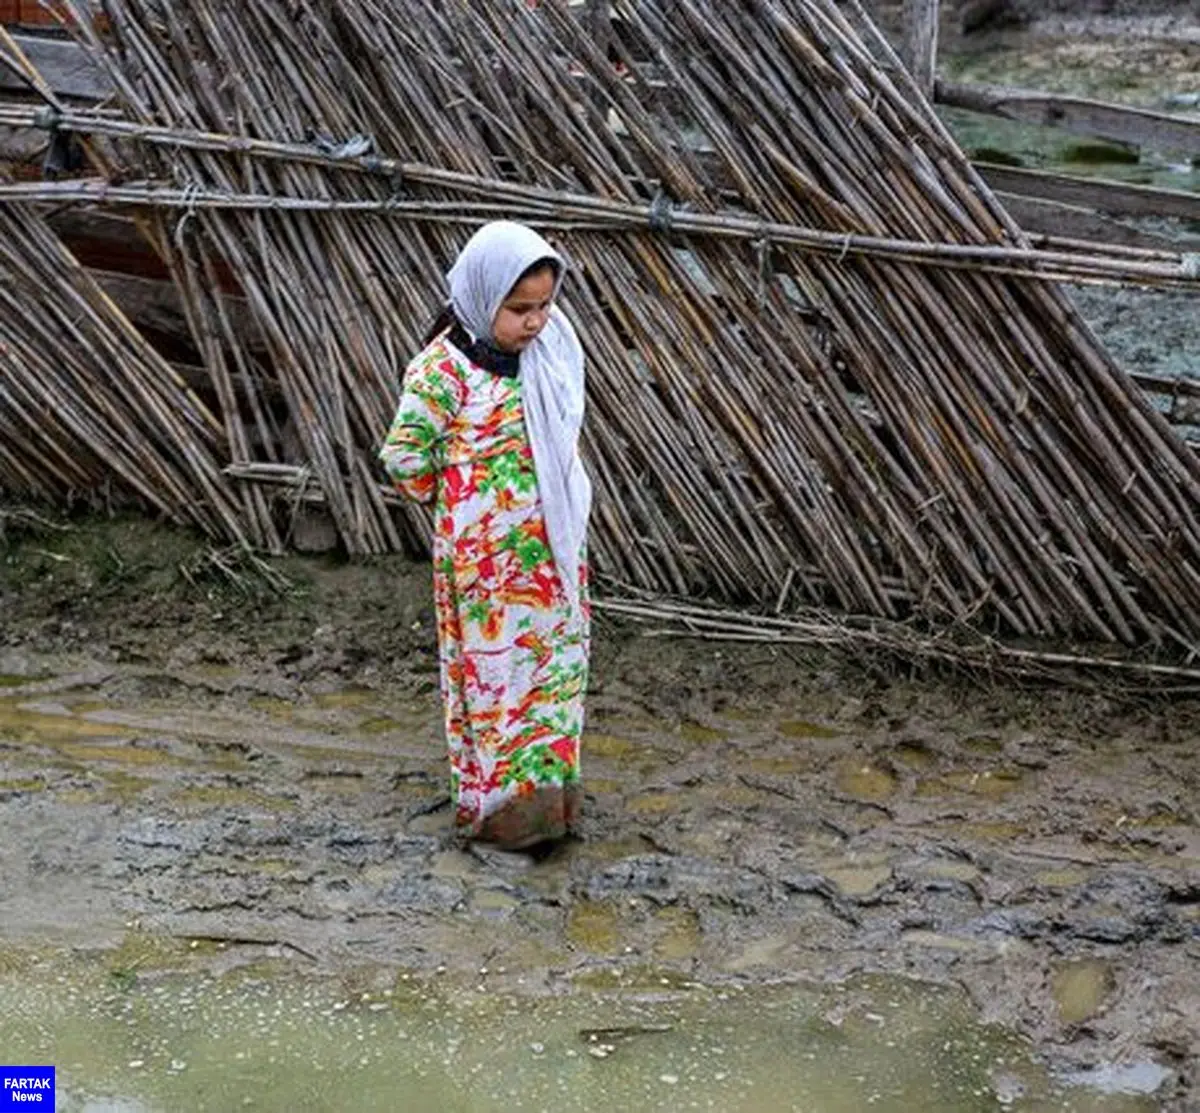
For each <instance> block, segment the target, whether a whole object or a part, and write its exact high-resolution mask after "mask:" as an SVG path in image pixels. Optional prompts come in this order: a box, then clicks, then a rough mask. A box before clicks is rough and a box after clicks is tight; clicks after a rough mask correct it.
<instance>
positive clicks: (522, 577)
mask: <svg viewBox="0 0 1200 1113" xmlns="http://www.w3.org/2000/svg"><path fill="white" fill-rule="evenodd" d="M380 459H381V460H382V461H383V464H384V466H385V467H386V469H387V471H388V474H389V476H390V477H391V479H392V481H393V482H394V483H395V485H396V487H397V489H398V490H400V491H401V492H402V493H404V494H405V495H407V496H408V497H410V498H412V499H414V500H416V501H417V502H422V503H430V502H432V503H433V504H434V519H435V520H434V541H433V576H434V602H435V605H436V609H437V619H438V647H439V651H440V658H441V686H442V697H443V699H444V701H445V710H446V735H447V739H448V742H449V749H450V771H451V791H452V796H453V799H454V801H455V805H456V822H457V825H458V826H459V827H460V828H461V829H463V830H464V832H465V833H466V834H467V835H469V836H470V837H473V838H478V839H483V840H486V841H491V842H496V843H499V844H501V845H505V846H510V847H519V846H527V845H530V844H533V843H536V842H539V841H542V840H543V839H548V838H557V837H559V836H560V835H562V834H564V833H565V832H566V831H567V830H568V829H569V828H570V826H571V825H572V823H573V821H574V820H575V818H576V815H577V813H578V809H579V802H580V798H581V795H582V794H581V790H580V784H579V739H580V735H581V733H582V730H583V699H584V691H585V689H586V686H587V669H588V617H589V604H588V597H587V565H586V561H585V560H584V559H583V554H580V562H579V572H578V574H579V581H578V583H579V590H578V598H577V600H576V601H575V602H574V603H573V602H572V601H571V600H570V599H569V598H568V595H567V593H566V592H564V590H563V584H562V580H561V579H560V576H559V573H558V569H557V567H556V565H555V562H554V558H553V556H552V555H551V552H550V548H549V544H548V541H547V536H546V527H545V523H544V521H543V517H542V508H541V503H540V500H539V498H538V485H537V475H536V472H535V470H534V462H533V452H532V450H531V448H530V444H529V440H528V437H527V435H526V431H525V420H524V416H523V409H522V403H521V383H520V380H519V379H518V378H507V377H504V376H502V375H499V374H496V373H494V372H492V371H489V370H485V369H484V368H482V367H479V366H477V365H476V364H475V363H473V362H471V361H470V360H469V359H468V358H467V357H466V356H465V355H463V354H462V353H461V352H459V351H458V349H457V348H455V347H454V346H453V345H452V344H450V343H449V342H448V341H447V340H446V339H444V338H443V339H439V340H435V341H434V342H433V343H432V344H430V345H429V346H428V347H427V348H426V349H425V350H424V351H423V352H422V353H421V354H420V355H419V356H417V357H416V359H414V360H413V362H412V363H411V364H410V365H409V367H408V369H407V371H406V373H405V377H404V393H403V397H402V398H401V400H400V408H399V411H398V412H397V414H396V419H395V421H394V422H393V424H392V427H391V430H390V431H389V433H388V435H387V440H386V441H385V443H384V447H383V449H382V451H381V453H380Z"/></svg>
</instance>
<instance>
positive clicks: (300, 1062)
mask: <svg viewBox="0 0 1200 1113" xmlns="http://www.w3.org/2000/svg"><path fill="white" fill-rule="evenodd" d="M178 949H179V948H178V946H173V947H172V948H170V955H169V956H168V957H169V958H171V959H175V958H178V957H180V956H178V955H176V954H175V951H177V950H178ZM154 953H155V952H154V948H153V946H151V947H150V951H149V952H147V954H146V955H143V953H142V952H141V951H138V952H137V953H136V954H135V953H133V952H130V954H128V955H124V954H123V955H121V956H120V959H121V963H122V964H123V965H122V966H121V969H122V970H123V971H126V972H127V973H128V975H129V976H127V977H125V978H124V979H123V980H121V981H120V982H118V981H117V980H115V979H114V978H113V976H112V972H111V971H112V969H113V967H112V960H111V957H110V958H109V959H105V960H97V959H96V958H94V957H93V958H91V959H88V958H86V957H78V956H76V957H73V956H70V955H63V954H54V955H50V954H45V953H43V954H37V955H35V956H34V957H33V958H31V959H30V960H29V961H25V962H21V963H16V964H14V963H0V1046H3V1047H4V1049H5V1053H6V1056H7V1057H9V1058H11V1059H12V1061H14V1062H31V1063H53V1064H54V1065H55V1066H56V1068H57V1070H58V1083H59V1090H60V1093H61V1095H62V1096H61V1098H60V1101H59V1109H60V1113H84V1111H85V1110H86V1111H90V1113H95V1111H97V1110H101V1109H104V1110H108V1111H110V1113H111V1111H113V1110H122V1111H130V1110H138V1111H139V1113H228V1111H229V1110H235V1109H241V1108H252V1109H255V1110H258V1111H260V1113H284V1111H288V1113H294V1111H305V1110H311V1111H317V1110H321V1111H325V1113H341V1111H346V1113H350V1111H354V1113H373V1111H378V1113H394V1111H395V1110H396V1109H400V1108H402V1109H404V1110H405V1113H500V1111H504V1113H509V1111H513V1110H543V1109H551V1108H553V1109H555V1110H561V1111H563V1113H571V1111H591V1110H596V1111H609V1110H614V1109H646V1110H649V1109H654V1110H656V1111H664V1113H674V1111H677V1110H678V1111H684V1110H693V1109H701V1110H719V1111H721V1113H792V1111H795V1110H804V1111H806V1113H808V1111H813V1113H816V1111H819V1113H861V1111H862V1110H866V1109H870V1110H872V1111H874V1113H910V1111H911V1110H913V1109H921V1110H922V1111H923V1113H992V1111H994V1110H995V1109H996V1102H997V1096H996V1092H995V1089H994V1083H993V1079H994V1078H996V1077H998V1076H1002V1077H1003V1078H1004V1079H1005V1080H1006V1084H1007V1085H1011V1079H1013V1078H1016V1079H1019V1082H1020V1086H1021V1087H1023V1092H1022V1093H1021V1094H1020V1096H1018V1097H1017V1098H1015V1099H1014V1100H1012V1101H1011V1103H1010V1104H1009V1106H1008V1107H1009V1108H1012V1109H1014V1110H1017V1111H1020V1110H1028V1111H1030V1113H1032V1111H1033V1110H1044V1109H1048V1108H1054V1109H1056V1110H1059V1111H1061V1113H1085V1111H1086V1113H1101V1111H1103V1113H1149V1111H1150V1110H1151V1109H1152V1108H1153V1106H1152V1105H1151V1104H1150V1099H1149V1098H1146V1097H1140V1096H1130V1095H1128V1094H1119V1093H1115V1092H1114V1093H1110V1094H1107V1095H1106V1094H1103V1093H1100V1092H1098V1089H1090V1090H1073V1089H1066V1088H1062V1087H1060V1086H1059V1085H1058V1084H1057V1083H1056V1082H1055V1081H1054V1080H1052V1079H1050V1078H1048V1077H1047V1076H1046V1074H1045V1073H1044V1071H1043V1070H1042V1069H1041V1068H1040V1067H1038V1066H1037V1065H1036V1064H1035V1063H1034V1061H1033V1059H1032V1058H1031V1056H1030V1054H1029V1051H1028V1049H1027V1047H1026V1045H1025V1044H1024V1043H1023V1042H1022V1041H1020V1040H1019V1039H1017V1038H1016V1037H1015V1036H1012V1035H1010V1034H1008V1033H1005V1032H1004V1031H1002V1030H999V1029H996V1028H994V1027H987V1026H984V1025H981V1024H979V1023H978V1022H977V1020H976V1019H975V1017H974V1014H973V1013H972V1012H971V1010H970V1007H969V1005H968V1003H967V1001H966V998H965V996H964V995H963V994H962V993H960V992H959V991H957V990H953V989H950V988H945V987H933V986H926V985H919V984H915V983H908V982H903V981H900V980H898V979H884V978H862V979H857V980H855V981H854V982H852V983H849V984H847V985H845V986H840V987H834V988H830V989H819V988H813V987H782V988H775V989H757V990H747V991H739V990H736V989H732V988H730V989H724V990H721V989H711V988H704V987H701V986H697V985H695V984H694V983H691V982H687V981H686V980H685V979H681V978H680V977H678V976H675V977H671V976H663V975H662V974H661V973H660V972H658V971H654V970H652V969H650V968H647V970H646V971H644V973H645V977H644V978H641V979H639V978H634V977H630V978H626V979H622V982H621V985H622V988H621V989H619V990H617V991H615V992H594V991H593V992H587V991H577V992H576V993H574V994H571V995H569V996H559V997H554V998H532V999H531V998H512V997H509V996H505V995H502V994H499V993H490V992H486V991H481V990H484V989H485V987H484V986H483V985H482V983H485V982H486V978H485V977H484V975H482V974H481V975H479V977H478V978H471V979H470V980H468V981H464V982H461V983H460V982H451V981H448V980H445V981H438V982H437V983H434V984H431V983H416V982H412V983H407V982H405V983H401V982H399V981H392V980H391V979H390V978H388V979H387V980H384V979H381V978H380V977H379V976H378V975H373V974H372V973H371V972H369V971H368V972H363V973H362V976H361V977H358V976H355V977H349V976H345V977H342V978H340V979H329V980H324V981H302V980H299V979H295V978H289V977H287V976H286V975H283V974H281V973H280V972H279V971H278V970H277V969H275V970H273V971H267V970H265V969H256V970H255V971H253V972H249V971H243V972H240V973H238V974H236V975H231V976H225V977H214V976H211V975H207V974H203V973H199V972H197V971H195V970H193V971H192V972H191V973H180V974H175V975H156V976H155V977H153V978H143V977H141V976H140V975H139V972H138V970H134V969H132V967H133V964H135V963H137V962H139V961H141V960H142V959H143V958H146V957H150V958H152V957H154ZM630 973H631V974H632V973H633V972H630ZM351 985H354V986H355V987H356V988H355V989H353V991H351V990H350V989H349V988H348V987H349V986H351ZM363 986H366V987H368V988H366V989H363V988H362V987H363ZM630 986H634V987H635V988H634V990H633V991H631V990H630ZM382 987H386V988H382ZM1143 1073H1146V1072H1143ZM1116 1081H1118V1082H1122V1081H1123V1082H1124V1083H1127V1084H1130V1080H1129V1079H1124V1078H1123V1076H1122V1078H1121V1079H1117V1080H1116ZM1132 1081H1133V1082H1137V1083H1138V1084H1139V1085H1142V1086H1146V1085H1148V1084H1149V1082H1150V1081H1151V1080H1150V1079H1149V1077H1148V1075H1147V1077H1146V1078H1144V1079H1143V1078H1142V1077H1141V1076H1140V1075H1139V1076H1138V1078H1136V1079H1133V1080H1132ZM1128 1088H1129V1086H1128V1085H1127V1086H1126V1089H1128ZM1110 1089H1112V1088H1111V1087H1110Z"/></svg>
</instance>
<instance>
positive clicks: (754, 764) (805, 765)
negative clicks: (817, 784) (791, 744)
mask: <svg viewBox="0 0 1200 1113" xmlns="http://www.w3.org/2000/svg"><path fill="white" fill-rule="evenodd" d="M749 767H750V770H751V772H753V773H765V774H766V775H767V776H769V777H792V776H797V775H799V774H802V773H811V772H812V771H813V770H814V769H815V768H816V762H815V761H814V760H813V759H812V758H806V757H755V758H751V759H750V762H749Z"/></svg>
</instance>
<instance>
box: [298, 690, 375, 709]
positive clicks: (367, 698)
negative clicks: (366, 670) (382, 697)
mask: <svg viewBox="0 0 1200 1113" xmlns="http://www.w3.org/2000/svg"><path fill="white" fill-rule="evenodd" d="M378 698H379V694H378V693H377V692H373V691H371V689H370V688H343V689H342V690H341V691H339V692H324V693H322V694H321V695H319V696H314V697H313V703H314V704H315V705H316V706H317V707H320V708H322V709H323V710H327V711H346V710H356V709H358V708H361V707H364V706H366V705H367V704H369V703H370V702H371V701H372V700H374V699H378Z"/></svg>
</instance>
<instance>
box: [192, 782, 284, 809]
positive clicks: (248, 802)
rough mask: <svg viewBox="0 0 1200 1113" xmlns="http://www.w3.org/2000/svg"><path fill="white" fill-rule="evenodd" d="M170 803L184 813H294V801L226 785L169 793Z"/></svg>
mask: <svg viewBox="0 0 1200 1113" xmlns="http://www.w3.org/2000/svg"><path fill="white" fill-rule="evenodd" d="M170 799H171V803H172V804H174V805H175V806H176V807H178V808H180V809H182V810H183V811H186V812H192V811H204V810H206V809H208V808H239V809H242V808H246V809H250V810H257V811H264V812H271V813H275V812H288V811H295V809H296V806H297V805H296V801H295V800H289V799H287V798H286V797H284V796H269V795H267V794H266V793H262V792H255V791H254V790H253V789H248V788H235V787H230V786H226V785H194V786H192V787H189V788H181V789H177V790H176V791H174V792H172V793H171V797H170Z"/></svg>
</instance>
